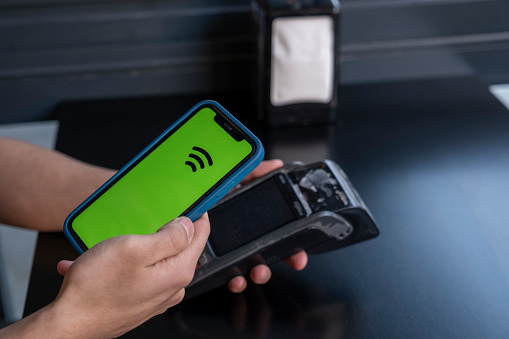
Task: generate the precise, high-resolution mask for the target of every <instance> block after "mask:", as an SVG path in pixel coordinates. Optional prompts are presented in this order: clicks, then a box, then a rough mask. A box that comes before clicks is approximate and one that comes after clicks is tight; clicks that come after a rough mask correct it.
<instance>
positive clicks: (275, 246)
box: [186, 160, 379, 298]
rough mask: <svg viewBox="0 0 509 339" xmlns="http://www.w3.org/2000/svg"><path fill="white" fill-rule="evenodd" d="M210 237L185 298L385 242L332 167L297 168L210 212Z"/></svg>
mask: <svg viewBox="0 0 509 339" xmlns="http://www.w3.org/2000/svg"><path fill="white" fill-rule="evenodd" d="M209 218H210V224H211V233H210V236H209V239H208V243H207V246H206V248H205V250H204V252H203V253H202V255H201V257H200V261H199V264H198V268H197V270H196V273H195V276H194V278H193V281H192V282H191V284H190V285H189V286H188V287H187V288H186V298H192V297H193V296H196V295H199V294H201V293H204V292H206V291H208V290H211V289H213V288H215V287H219V286H223V285H225V284H226V283H227V282H228V281H229V280H230V279H231V278H233V277H234V276H236V275H245V274H247V273H248V272H249V270H251V268H253V267H254V266H255V265H258V264H266V265H270V264H272V263H274V262H277V261H279V260H281V259H284V258H287V257H288V256H290V255H292V254H295V253H297V252H298V251H300V250H306V251H307V252H308V253H309V254H317V253H324V252H328V251H332V250H336V249H340V248H343V247H345V246H349V245H352V244H355V243H358V242H360V241H364V240H367V239H370V238H373V237H376V236H377V235H378V234H379V231H378V228H377V226H376V223H375V221H374V218H373V217H372V215H371V213H370V212H369V210H368V208H367V206H366V205H365V204H364V202H363V201H362V199H361V197H360V195H359V194H358V193H357V191H356V189H355V188H354V187H353V185H352V183H351V182H350V180H349V179H348V177H347V176H346V174H345V173H344V172H343V170H342V169H341V167H339V165H338V164H337V163H335V162H333V161H331V160H323V161H319V162H316V163H312V164H302V163H293V164H290V165H287V166H285V167H283V168H281V169H278V170H276V171H273V172H271V173H269V174H267V175H265V176H263V177H261V178H258V179H256V180H254V181H252V182H249V183H247V184H245V185H243V186H242V187H241V188H239V189H236V190H235V191H233V192H232V193H230V194H229V195H227V196H226V197H224V198H223V199H222V200H221V201H220V202H219V203H218V204H216V205H215V206H214V207H213V208H212V209H210V210H209Z"/></svg>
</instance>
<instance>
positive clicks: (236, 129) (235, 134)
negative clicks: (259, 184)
mask: <svg viewBox="0 0 509 339" xmlns="http://www.w3.org/2000/svg"><path fill="white" fill-rule="evenodd" d="M204 108H209V109H211V110H212V111H213V112H214V113H216V117H215V118H214V119H213V120H214V122H215V123H216V124H218V125H220V127H221V128H222V129H223V130H224V131H226V132H227V133H228V134H229V135H230V136H231V137H232V138H233V139H234V140H237V141H238V138H239V136H240V137H241V138H242V139H245V140H246V141H247V142H248V143H249V145H250V146H251V152H250V153H249V154H248V155H247V156H246V157H244V158H243V159H242V161H240V162H239V163H237V164H236V166H235V167H233V168H232V169H231V170H230V171H229V172H228V173H227V174H226V175H224V176H223V177H222V178H221V179H219V181H217V182H216V183H215V184H214V185H213V186H212V187H211V188H210V189H209V190H207V192H205V193H204V194H203V195H201V196H200V197H199V198H198V199H197V200H196V201H194V202H193V203H192V204H191V206H189V207H188V208H187V209H186V210H185V211H184V212H183V213H182V215H187V214H188V213H189V212H190V211H192V210H193V209H194V208H196V207H197V206H198V205H199V204H200V203H201V202H202V201H203V200H204V199H205V198H207V197H208V196H209V195H210V194H211V193H212V192H214V191H215V190H217V189H218V188H219V187H221V185H222V184H223V183H225V181H226V180H227V179H228V178H229V177H230V176H231V175H232V174H233V173H235V172H236V171H237V170H238V169H239V168H240V167H242V165H244V164H245V163H246V162H247V161H248V160H249V159H250V158H252V157H253V155H254V154H256V152H257V147H258V146H257V143H256V141H255V140H254V139H253V138H252V137H251V136H250V135H249V134H248V133H246V131H245V130H244V129H243V128H242V126H240V125H239V124H237V123H236V122H235V121H234V120H233V119H232V118H233V116H231V115H230V114H229V113H228V112H227V111H226V110H224V109H221V108H220V107H217V106H215V105H213V104H211V103H204V104H201V105H197V106H195V107H194V108H193V109H191V110H190V111H189V112H188V113H186V114H185V115H184V116H183V117H182V118H180V120H178V121H177V122H176V123H175V124H174V125H172V126H170V128H168V129H167V130H166V131H164V132H163V133H162V134H161V135H160V136H159V137H158V138H156V139H155V140H154V141H153V142H152V143H151V144H149V145H148V146H147V147H146V148H145V149H144V150H143V151H141V152H140V153H139V154H138V155H137V156H136V157H134V158H133V159H132V160H131V161H129V162H128V163H127V164H126V165H125V166H124V167H122V168H121V169H120V170H119V171H118V172H117V173H116V174H115V175H114V176H113V177H112V178H110V179H109V180H108V181H107V182H106V183H105V184H104V185H103V186H101V187H100V188H99V189H98V190H97V191H95V192H94V193H93V194H92V195H91V196H90V197H88V199H87V200H85V201H84V202H83V203H82V204H81V205H80V206H78V208H76V210H74V211H73V213H72V214H71V215H70V216H69V217H68V220H67V221H66V226H67V231H68V233H69V235H70V236H71V237H72V238H73V240H74V241H75V243H76V245H77V246H78V247H79V248H80V249H81V250H82V251H83V252H84V251H86V250H88V249H89V247H88V246H87V245H86V244H85V243H84V242H83V241H82V239H81V237H80V236H79V234H78V233H76V231H75V230H74V228H73V226H72V225H73V221H74V220H75V219H76V218H77V217H78V216H79V215H80V214H81V213H82V212H83V211H84V210H86V209H87V208H88V207H89V206H90V205H91V204H92V203H94V202H95V201H96V200H97V199H99V198H100V197H101V196H102V195H103V194H104V193H105V192H106V191H107V190H108V189H110V188H111V187H113V186H114V185H115V184H116V183H117V182H119V181H120V180H122V178H123V177H124V176H125V175H126V174H127V173H129V171H131V170H132V169H133V168H134V167H136V166H137V165H138V164H139V163H141V162H142V161H143V160H144V159H145V158H146V157H147V156H148V155H149V154H150V153H152V152H153V151H154V150H155V149H156V148H158V147H159V146H160V145H161V144H162V143H163V142H165V141H166V140H167V139H168V138H169V137H170V136H171V135H172V134H173V133H175V132H176V131H177V130H178V129H179V128H181V127H182V126H183V125H184V124H186V122H187V121H189V120H190V119H191V118H192V117H193V116H194V115H195V114H196V113H198V112H199V111H201V110H202V109H204ZM218 115H219V116H220V117H221V119H222V121H225V122H226V123H227V124H228V125H229V126H231V127H232V128H233V130H228V129H226V128H225V127H224V124H223V126H221V124H219V123H218V121H217V119H216V118H217V116H218ZM161 226H162V225H161Z"/></svg>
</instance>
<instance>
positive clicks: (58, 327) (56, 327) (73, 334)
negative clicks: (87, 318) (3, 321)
mask: <svg viewBox="0 0 509 339" xmlns="http://www.w3.org/2000/svg"><path fill="white" fill-rule="evenodd" d="M83 327H84V326H80V324H79V323H78V322H76V321H72V320H70V319H69V318H68V317H66V316H65V315H63V314H58V312H57V311H56V307H55V303H52V304H50V305H48V306H46V307H45V308H42V309H40V310H39V311H37V312H35V313H33V314H31V315H30V316H28V317H26V318H23V319H21V320H20V321H18V322H16V323H14V324H12V325H10V326H8V327H6V328H3V329H1V330H0V338H2V339H11V338H12V339H14V338H15V339H25V338H27V339H37V338H54V339H58V338H77V339H78V338H84V339H85V338H94V339H95V338H98V337H96V336H95V334H93V333H91V332H92V331H91V329H93V326H88V327H89V329H87V328H83Z"/></svg>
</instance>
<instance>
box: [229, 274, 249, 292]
mask: <svg viewBox="0 0 509 339" xmlns="http://www.w3.org/2000/svg"><path fill="white" fill-rule="evenodd" d="M246 287H247V281H246V279H244V277H241V276H238V277H235V278H233V279H231V280H230V281H229V282H228V289H229V290H230V292H232V293H242V292H243V291H244V290H245V289H246Z"/></svg>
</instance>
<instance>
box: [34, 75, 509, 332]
mask: <svg viewBox="0 0 509 339" xmlns="http://www.w3.org/2000/svg"><path fill="white" fill-rule="evenodd" d="M201 99H217V100H218V101H219V102H221V103H222V104H223V105H224V106H225V107H226V108H227V109H228V110H229V111H230V112H232V113H233V114H234V115H236V116H237V117H239V118H240V120H242V121H244V122H247V123H246V124H247V125H248V127H250V128H251V129H252V130H253V131H254V132H255V134H258V135H259V136H260V138H261V139H262V142H263V143H264V145H265V147H266V150H267V157H268V158H276V157H277V158H281V159H283V160H285V161H294V160H301V161H305V162H310V161H316V160H321V159H323V158H329V159H332V160H334V161H336V162H338V163H339V164H340V165H341V166H342V168H343V169H344V170H345V172H346V173H347V174H348V175H349V177H350V179H351V181H352V182H353V184H354V186H355V187H356V188H357V190H358V191H359V193H360V195H361V196H362V197H363V199H364V201H365V203H366V204H367V205H368V207H369V208H370V210H371V212H372V214H373V215H374V217H375V219H376V220H377V223H378V226H379V229H380V232H381V233H380V236H379V237H378V238H375V239H372V240H369V241H366V242H364V243H360V244H357V245H354V246H351V247H348V248H345V249H342V250H338V251H335V252H330V253H327V254H322V255H313V256H310V260H309V264H308V267H307V268H306V269H305V270H304V271H302V272H295V271H293V270H291V269H290V268H288V267H286V266H285V265H284V264H282V263H279V264H276V265H274V266H273V267H272V268H273V278H272V279H271V281H270V282H269V283H268V284H267V285H265V286H254V285H250V286H249V288H248V290H247V292H245V293H243V294H241V295H233V294H231V293H229V292H228V291H227V289H226V287H224V288H219V289H217V290H214V291H211V292H209V293H207V294H205V295H202V296H200V297H197V298H194V299H191V300H188V301H185V302H183V303H181V304H179V305H177V306H176V307H173V308H172V309H170V310H168V311H167V312H166V313H165V314H163V315H161V316H158V317H155V318H153V319H152V320H150V321H148V322H147V323H146V324H144V325H143V326H140V327H139V328H137V329H135V330H133V331H131V332H129V333H128V334H126V335H125V337H126V338H135V337H136V338H146V337H150V338H155V337H170V336H171V337H178V338H202V337H203V338H215V337H239V338H251V337H253V338H254V337H256V338H258V337H262V338H265V337H270V338H293V339H294V338H430V337H434V338H462V339H464V338H504V337H507V335H508V334H509V322H508V321H507V319H509V293H508V291H509V246H508V244H509V208H508V203H507V201H508V200H507V199H506V197H505V195H506V192H508V191H509V170H508V169H509V111H507V110H506V109H505V108H504V107H503V106H502V105H501V104H500V103H499V102H498V101H497V100H496V99H495V98H494V97H493V96H492V95H491V94H490V93H489V91H488V89H487V88H486V86H484V85H483V84H481V83H479V82H478V81H477V80H475V79H472V78H454V79H430V80H422V81H409V82H400V83H387V84H371V85H355V86H347V87H344V88H342V89H341V97H340V101H341V105H340V122H339V123H338V125H337V126H328V127H327V126H319V127H304V128H302V127H301V128H267V127H264V126H262V125H260V124H259V123H257V122H256V121H255V120H254V119H252V116H253V114H254V109H253V108H252V106H251V105H250V104H249V105H247V106H243V104H242V102H250V101H249V98H248V96H246V95H242V94H222V95H208V96H203V97H197V96H193V97H185V96H183V97H179V98H146V99H132V100H110V101H94V102H75V103H67V104H64V105H62V106H61V107H60V108H59V110H58V112H57V117H58V118H59V120H60V130H59V138H58V142H57V148H58V149H60V150H62V151H63V152H66V153H68V154H70V155H72V156H75V157H77V158H80V159H83V160H86V161H89V162H93V163H96V164H101V165H104V166H109V167H113V168H118V167H120V166H121V165H123V164H124V163H125V162H126V161H127V160H128V159H129V158H130V157H132V156H134V155H135V154H136V153H137V152H138V151H140V150H141V149H142V148H143V146H145V145H146V144H147V143H148V142H149V141H151V140H152V139H153V138H154V137H155V136H157V135H158V133H160V132H162V131H163V130H164V129H165V128H166V127H167V126H168V125H169V124H170V123H171V122H173V121H174V120H175V119H176V118H177V117H178V116H179V115H181V114H182V113H184V112H185V111H186V110H187V109H188V108H190V107H191V106H192V104H194V103H195V102H197V101H198V100H201ZM169 112H173V113H169ZM75 256H76V253H75V252H74V250H73V249H72V247H71V246H70V245H69V244H68V243H67V241H66V239H65V238H64V236H63V235H62V234H56V233H47V234H43V233H41V234H40V235H39V239H38V243H37V249H36V253H35V259H34V266H33V269H32V276H31V281H30V287H29V291H28V296H27V302H26V306H25V314H30V313H32V312H34V311H35V310H37V309H39V308H40V307H42V306H44V305H46V304H48V303H49V302H51V300H53V299H54V297H55V296H56V294H57V293H58V289H59V286H60V283H61V280H62V279H61V277H60V276H59V275H58V273H56V264H57V262H58V260H60V259H72V258H73V257H75Z"/></svg>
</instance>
